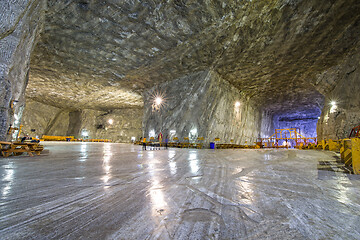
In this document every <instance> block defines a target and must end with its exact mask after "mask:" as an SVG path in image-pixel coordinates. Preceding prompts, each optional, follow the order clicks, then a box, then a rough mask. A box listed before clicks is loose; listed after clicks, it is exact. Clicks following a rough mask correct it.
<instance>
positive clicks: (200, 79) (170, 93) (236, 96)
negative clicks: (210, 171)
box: [143, 71, 262, 144]
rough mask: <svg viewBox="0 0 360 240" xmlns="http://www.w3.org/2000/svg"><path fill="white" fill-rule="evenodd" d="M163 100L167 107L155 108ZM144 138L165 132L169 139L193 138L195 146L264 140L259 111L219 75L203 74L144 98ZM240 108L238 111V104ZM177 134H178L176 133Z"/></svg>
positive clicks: (181, 80)
mask: <svg viewBox="0 0 360 240" xmlns="http://www.w3.org/2000/svg"><path fill="white" fill-rule="evenodd" d="M157 96H162V98H163V99H164V104H163V105H162V106H161V107H160V109H159V110H157V109H155V110H154V108H153V104H154V100H155V99H156V97H157ZM144 99H145V101H144V102H145V113H144V122H143V129H144V136H145V137H155V138H156V137H157V135H158V134H159V133H160V132H161V133H162V134H163V136H164V137H166V136H169V139H173V137H175V136H176V137H178V138H179V141H182V142H183V141H184V137H189V139H190V141H191V142H195V141H196V140H197V137H204V138H205V142H207V143H208V142H212V141H214V138H220V140H221V142H224V143H225V142H226V143H230V140H231V139H234V143H238V144H239V143H245V141H248V142H249V143H253V142H255V141H256V138H257V137H259V136H260V132H261V120H262V119H261V117H262V114H261V112H260V110H259V108H258V107H257V106H256V105H255V104H254V103H253V102H252V101H249V100H248V99H246V98H244V97H243V96H242V95H241V93H240V91H239V90H237V89H236V88H235V87H233V86H231V85H230V84H229V83H228V82H226V81H224V80H223V79H222V78H221V77H220V76H219V75H218V74H217V73H215V72H212V71H202V72H198V73H196V74H193V75H189V76H187V77H182V78H179V79H176V80H174V81H171V82H167V83H163V84H161V85H159V86H157V87H155V88H153V89H151V90H150V91H148V92H146V93H145V94H144ZM237 101H238V102H239V103H240V106H238V107H236V106H235V103H236V102H237ZM174 131H175V132H174Z"/></svg>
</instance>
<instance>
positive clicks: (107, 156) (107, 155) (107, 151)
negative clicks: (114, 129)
mask: <svg viewBox="0 0 360 240" xmlns="http://www.w3.org/2000/svg"><path fill="white" fill-rule="evenodd" d="M111 148H112V145H111V144H106V143H105V144H104V147H103V159H102V160H103V164H102V167H103V172H104V173H105V175H104V176H102V178H101V180H102V181H103V182H104V185H105V187H104V188H108V187H109V186H107V185H108V182H109V179H110V178H111V172H110V170H111V158H112V156H113V153H112V149H111Z"/></svg>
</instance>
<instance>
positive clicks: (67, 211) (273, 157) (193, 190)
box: [0, 143, 360, 239]
mask: <svg viewBox="0 0 360 240" xmlns="http://www.w3.org/2000/svg"><path fill="white" fill-rule="evenodd" d="M45 148H46V149H48V150H49V151H48V153H45V154H43V155H42V156H35V157H27V156H19V157H10V158H0V177H1V182H0V195H1V201H0V239H52V238H56V239H360V177H359V176H354V175H347V174H344V173H341V172H331V171H324V170H318V162H319V161H328V160H333V159H334V154H333V153H331V152H323V151H312V150H308V151H298V150H210V149H207V150H192V149H168V150H157V151H142V150H141V147H140V146H134V145H127V144H112V143H46V146H45Z"/></svg>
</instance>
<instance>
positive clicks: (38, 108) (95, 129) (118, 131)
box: [23, 99, 143, 142]
mask: <svg viewBox="0 0 360 240" xmlns="http://www.w3.org/2000/svg"><path fill="white" fill-rule="evenodd" d="M142 115H143V110H142V109H140V108H130V109H118V110H114V111H108V112H105V111H97V110H91V109H84V110H78V111H72V110H66V109H61V108H57V107H52V106H49V105H46V104H43V103H40V102H36V101H33V100H30V99H27V102H26V108H25V111H24V117H23V125H24V128H23V134H29V135H30V136H31V137H35V136H38V137H41V136H42V135H55V136H75V137H76V138H85V139H86V138H90V139H110V140H112V141H113V142H130V141H131V137H135V138H136V139H137V140H138V139H139V138H140V137H141V134H142V133H141V123H142ZM109 119H112V120H113V123H112V124H109V122H108V120H109ZM31 129H35V132H33V131H31ZM83 133H86V135H87V136H83V135H82V134H83Z"/></svg>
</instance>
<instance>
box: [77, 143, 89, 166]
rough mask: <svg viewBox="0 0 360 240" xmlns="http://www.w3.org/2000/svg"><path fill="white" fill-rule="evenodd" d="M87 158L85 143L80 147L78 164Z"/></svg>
mask: <svg viewBox="0 0 360 240" xmlns="http://www.w3.org/2000/svg"><path fill="white" fill-rule="evenodd" d="M87 158H88V151H87V144H86V143H82V144H81V147H80V159H79V161H80V162H85V161H86V159H87Z"/></svg>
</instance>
